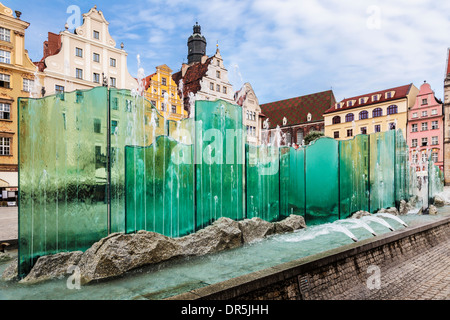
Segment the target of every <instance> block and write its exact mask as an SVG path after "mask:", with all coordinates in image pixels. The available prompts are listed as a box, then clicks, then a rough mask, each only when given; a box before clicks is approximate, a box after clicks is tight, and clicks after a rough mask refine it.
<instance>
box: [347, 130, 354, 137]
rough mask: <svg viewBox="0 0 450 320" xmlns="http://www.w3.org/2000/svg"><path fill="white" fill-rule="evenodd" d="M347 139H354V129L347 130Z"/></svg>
mask: <svg viewBox="0 0 450 320" xmlns="http://www.w3.org/2000/svg"><path fill="white" fill-rule="evenodd" d="M347 137H353V129H348V130H347Z"/></svg>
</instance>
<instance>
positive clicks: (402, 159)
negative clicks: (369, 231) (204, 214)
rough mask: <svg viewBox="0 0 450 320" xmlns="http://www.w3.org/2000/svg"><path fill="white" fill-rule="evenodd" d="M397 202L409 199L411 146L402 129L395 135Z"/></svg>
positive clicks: (397, 203)
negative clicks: (409, 146)
mask: <svg viewBox="0 0 450 320" xmlns="http://www.w3.org/2000/svg"><path fill="white" fill-rule="evenodd" d="M395 192H396V194H395V202H396V205H397V206H398V205H399V203H400V201H401V200H409V193H410V192H409V148H408V145H407V143H406V139H405V137H404V136H403V132H402V131H401V130H397V131H396V137H395Z"/></svg>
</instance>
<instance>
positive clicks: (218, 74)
mask: <svg viewBox="0 0 450 320" xmlns="http://www.w3.org/2000/svg"><path fill="white" fill-rule="evenodd" d="M216 78H218V79H220V71H216Z"/></svg>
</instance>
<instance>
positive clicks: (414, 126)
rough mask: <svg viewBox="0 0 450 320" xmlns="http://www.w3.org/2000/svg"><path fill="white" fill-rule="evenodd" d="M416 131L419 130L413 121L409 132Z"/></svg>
mask: <svg viewBox="0 0 450 320" xmlns="http://www.w3.org/2000/svg"><path fill="white" fill-rule="evenodd" d="M417 131H419V129H418V127H417V123H414V124H413V125H412V126H411V132H417Z"/></svg>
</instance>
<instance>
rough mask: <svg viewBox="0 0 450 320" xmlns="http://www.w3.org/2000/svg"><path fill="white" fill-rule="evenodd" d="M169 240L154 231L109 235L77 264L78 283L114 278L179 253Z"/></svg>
mask: <svg viewBox="0 0 450 320" xmlns="http://www.w3.org/2000/svg"><path fill="white" fill-rule="evenodd" d="M180 249H181V248H180V246H179V245H178V244H177V243H176V241H175V240H174V239H172V238H169V237H166V236H163V235H161V234H158V233H154V232H147V231H139V232H138V233H136V234H120V233H116V234H112V235H110V236H109V237H106V238H104V239H102V240H100V241H98V242H96V243H95V244H94V245H93V246H92V247H91V248H89V249H88V250H87V251H86V252H85V253H84V254H83V255H82V256H81V259H80V261H79V263H78V267H79V268H80V280H81V284H86V283H88V282H91V281H94V280H101V279H106V278H111V277H116V276H119V275H122V274H124V273H125V272H127V271H130V270H132V269H135V268H139V267H142V266H145V265H150V264H154V263H158V262H162V261H166V260H169V259H172V258H174V257H176V256H179V255H180V254H181V251H180Z"/></svg>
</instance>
